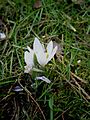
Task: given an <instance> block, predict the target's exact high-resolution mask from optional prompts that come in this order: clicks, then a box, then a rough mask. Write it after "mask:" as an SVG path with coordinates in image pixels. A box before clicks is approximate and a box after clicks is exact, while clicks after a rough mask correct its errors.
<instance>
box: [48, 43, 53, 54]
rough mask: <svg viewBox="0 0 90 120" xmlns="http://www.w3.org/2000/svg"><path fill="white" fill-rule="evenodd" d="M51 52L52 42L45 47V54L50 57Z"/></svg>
mask: <svg viewBox="0 0 90 120" xmlns="http://www.w3.org/2000/svg"><path fill="white" fill-rule="evenodd" d="M52 50H53V42H52V41H50V42H49V43H48V45H47V53H48V55H50V54H51V53H52Z"/></svg>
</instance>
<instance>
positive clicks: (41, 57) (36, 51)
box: [24, 38, 57, 73]
mask: <svg viewBox="0 0 90 120" xmlns="http://www.w3.org/2000/svg"><path fill="white" fill-rule="evenodd" d="M27 49H28V51H26V52H25V55H24V59H25V63H26V66H25V71H24V72H25V73H29V72H30V70H32V68H33V66H34V55H36V58H37V61H38V63H39V64H40V65H41V66H45V65H46V64H47V63H48V62H49V61H50V60H51V59H52V58H53V57H54V55H55V54H56V51H57V46H56V47H55V48H53V42H52V41H50V42H49V43H48V45H47V47H46V50H45V48H44V45H42V44H41V43H40V41H39V40H38V39H37V38H35V40H34V43H33V50H32V49H31V48H30V47H27Z"/></svg>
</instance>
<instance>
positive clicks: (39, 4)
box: [33, 0, 42, 9]
mask: <svg viewBox="0 0 90 120" xmlns="http://www.w3.org/2000/svg"><path fill="white" fill-rule="evenodd" d="M41 6H42V2H41V0H36V1H35V3H34V5H33V8H36V9H38V8H40V7H41Z"/></svg>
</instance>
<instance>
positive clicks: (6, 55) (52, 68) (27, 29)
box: [0, 0, 90, 120]
mask: <svg viewBox="0 0 90 120" xmlns="http://www.w3.org/2000/svg"><path fill="white" fill-rule="evenodd" d="M0 3H1V4H0V16H1V17H0V19H1V21H2V22H1V21H0V22H1V23H2V24H3V25H2V27H0V29H2V30H3V31H4V32H5V34H6V35H7V38H6V40H2V41H1V40H0V119H1V120H7V119H10V120H14V119H15V120H16V119H17V120H21V119H22V120H45V119H46V120H72V119H73V120H89V119H90V96H89V93H90V84H89V83H90V7H89V3H90V1H89V0H86V1H84V2H83V3H81V4H75V3H74V2H71V1H68V0H64V1H63V0H61V1H59V0H56V1H55V0H50V1H48V0H42V7H41V8H39V9H34V8H33V7H32V6H33V4H34V1H30V0H26V1H25V0H22V1H21V0H20V1H18V0H13V1H11V0H7V1H5V0H2V1H1V2H0ZM1 23H0V24H1ZM35 37H38V38H40V41H41V42H42V43H44V44H46V43H48V42H49V41H50V40H52V41H55V42H57V43H58V45H60V46H61V47H62V51H58V52H57V54H56V56H55V59H53V60H52V61H51V62H49V64H47V65H46V66H45V68H44V73H43V74H44V75H45V76H47V77H48V78H49V79H50V80H52V82H51V83H50V84H47V83H45V82H42V81H41V82H40V81H37V82H36V83H35V84H36V86H34V87H31V84H32V83H33V82H34V81H35V80H34V76H33V75H32V76H31V75H29V74H25V73H24V72H23V71H24V66H25V62H24V51H25V48H26V46H27V45H28V46H30V47H32V44H33V41H34V38H35ZM78 60H80V63H78ZM38 74H41V73H37V74H36V73H34V75H38ZM16 85H20V86H21V87H22V88H23V89H24V90H23V91H21V92H18V93H17V92H14V91H13V88H14V87H15V86H16Z"/></svg>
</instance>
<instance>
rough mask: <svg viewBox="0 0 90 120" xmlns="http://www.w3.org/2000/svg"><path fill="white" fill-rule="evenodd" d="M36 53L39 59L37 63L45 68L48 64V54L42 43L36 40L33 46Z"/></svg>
mask: <svg viewBox="0 0 90 120" xmlns="http://www.w3.org/2000/svg"><path fill="white" fill-rule="evenodd" d="M33 48H34V52H35V55H36V57H37V61H38V63H39V64H40V65H42V66H44V65H45V64H46V54H45V52H44V47H43V46H42V44H41V43H40V41H39V40H38V39H37V38H35V40H34V44H33Z"/></svg>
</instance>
